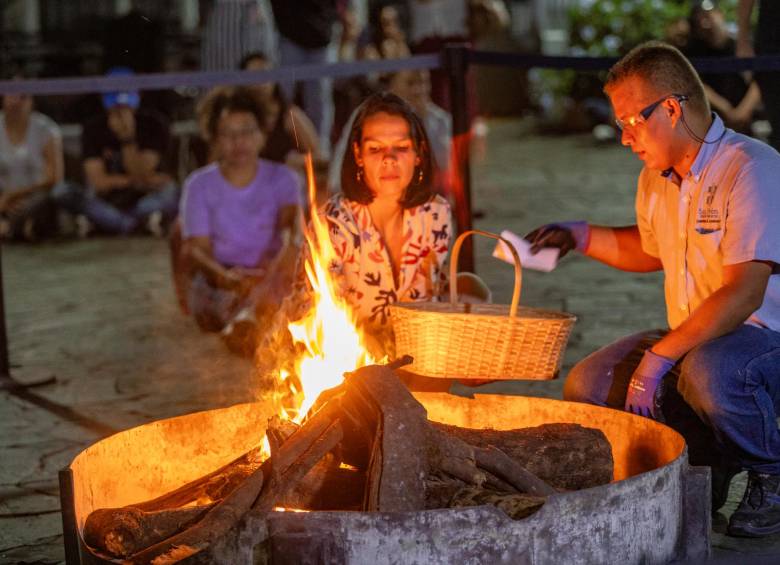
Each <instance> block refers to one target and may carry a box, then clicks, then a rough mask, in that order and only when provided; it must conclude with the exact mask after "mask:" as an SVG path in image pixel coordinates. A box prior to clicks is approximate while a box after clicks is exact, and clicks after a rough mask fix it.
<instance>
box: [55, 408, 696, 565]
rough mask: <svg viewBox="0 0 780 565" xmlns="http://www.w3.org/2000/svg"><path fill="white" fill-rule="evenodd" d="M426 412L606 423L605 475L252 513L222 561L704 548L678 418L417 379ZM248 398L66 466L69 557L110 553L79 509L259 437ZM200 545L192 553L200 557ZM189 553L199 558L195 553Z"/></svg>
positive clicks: (167, 482)
mask: <svg viewBox="0 0 780 565" xmlns="http://www.w3.org/2000/svg"><path fill="white" fill-rule="evenodd" d="M414 396H415V398H416V399H417V400H418V401H420V402H421V403H422V404H423V406H424V407H425V409H426V410H427V412H428V418H429V419H430V420H432V421H436V422H442V423H446V424H451V425H456V426H461V427H466V428H495V429H497V430H502V429H504V430H505V429H512V428H517V427H522V426H537V425H541V424H549V423H562V422H566V423H574V424H581V425H583V426H588V427H591V428H597V429H600V430H601V431H603V433H604V434H605V436H606V437H607V439H608V440H609V443H610V444H611V447H612V454H613V459H614V479H615V480H614V481H613V482H612V483H610V484H606V485H602V486H598V487H594V488H589V489H585V490H580V491H573V492H566V493H558V494H554V495H551V496H550V497H549V498H548V499H547V502H546V503H545V504H544V506H543V507H542V508H541V510H539V511H538V512H536V513H535V514H533V515H532V516H529V517H527V518H524V519H521V520H512V519H510V518H509V517H508V516H507V515H505V514H504V513H503V512H502V511H501V510H498V509H497V508H495V507H493V506H477V507H472V508H451V509H441V510H425V511H406V512H354V511H353V512H343V511H342V512H322V511H313V512H283V511H279V512H272V513H271V514H270V516H268V517H267V519H264V518H263V519H261V517H253V516H252V515H251V514H250V515H248V516H247V517H246V518H245V519H244V520H243V521H242V522H241V524H240V527H237V528H234V529H233V530H231V531H230V532H229V533H228V534H227V535H225V536H223V538H222V539H221V540H219V542H218V543H217V544H215V545H214V546H212V548H211V553H210V559H213V560H215V561H217V562H224V563H257V562H271V563H287V562H290V563H293V562H294V563H301V562H311V563H314V562H317V563H319V562H351V563H366V562H371V563H394V562H404V563H408V562H426V563H429V562H511V563H560V562H566V563H578V562H582V563H585V562H620V563H639V562H641V563H666V562H668V561H671V560H676V559H687V560H693V561H699V560H701V559H704V558H705V557H707V556H708V555H709V550H710V543H709V542H710V537H709V536H710V513H709V473H708V471H707V470H706V469H702V468H695V467H690V466H689V465H688V460H687V451H686V447H685V443H684V441H683V439H682V437H681V436H679V435H678V434H677V433H676V432H674V431H673V430H671V429H669V428H667V427H666V426H663V425H661V424H658V423H656V422H653V421H650V420H648V419H645V418H639V417H636V416H633V415H630V414H626V413H622V412H618V411H614V410H608V409H603V408H599V407H594V406H588V405H583V404H575V403H568V402H563V401H557V400H548V399H539V398H525V397H512V396H500V395H476V396H475V397H474V398H473V399H466V398H460V397H453V396H451V395H448V394H443V393H415V394H414ZM270 416H272V414H271V413H269V412H268V411H264V407H263V405H261V404H244V405H238V406H234V407H231V408H225V409H220V410H212V411H208V412H201V413H196V414H190V415H186V416H181V417H178V418H171V419H168V420H162V421H157V422H153V423H150V424H147V425H144V426H140V427H137V428H133V429H131V430H127V431H125V432H122V433H119V434H116V435H114V436H111V437H109V438H107V439H105V440H103V441H100V442H98V443H96V444H95V445H93V446H91V447H89V448H88V449H86V450H85V451H83V452H82V453H81V454H79V455H78V456H77V457H76V458H75V459H74V461H73V462H72V464H71V465H70V466H69V467H67V468H66V469H64V470H63V471H62V472H61V476H60V482H61V492H62V495H61V496H62V501H63V521H64V526H65V539H66V551H67V556H68V561H69V562H73V563H106V562H111V561H109V560H107V559H105V558H102V557H100V556H99V555H97V554H96V552H94V551H93V550H92V549H91V548H90V547H88V546H87V545H86V543H85V542H84V523H85V520H86V517H87V516H88V515H89V514H90V513H91V512H92V511H93V510H95V509H98V508H106V507H121V506H125V505H128V504H133V503H137V502H139V501H144V500H149V499H152V498H155V497H157V496H160V495H162V494H164V493H166V492H169V491H172V490H174V489H176V488H177V487H178V486H180V485H181V484H183V483H186V482H188V481H191V480H194V479H196V478H198V477H201V476H203V475H205V474H207V473H209V472H211V471H213V470H214V469H216V468H218V467H220V466H222V465H224V464H226V463H228V462H230V461H232V460H234V459H235V458H236V457H238V456H240V455H241V454H243V453H245V452H247V451H248V450H249V449H250V448H251V447H253V446H255V445H256V444H257V442H258V438H259V437H262V435H263V434H264V433H265V428H266V424H267V421H268V418H269V417H270ZM202 559H203V557H202V556H201V557H200V560H202ZM196 560H197V558H196Z"/></svg>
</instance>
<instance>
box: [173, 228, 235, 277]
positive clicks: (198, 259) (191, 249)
mask: <svg viewBox="0 0 780 565" xmlns="http://www.w3.org/2000/svg"><path fill="white" fill-rule="evenodd" d="M183 252H184V257H185V258H186V264H187V270H188V271H190V272H191V273H192V272H193V271H201V272H203V273H204V274H205V275H206V278H208V279H209V280H210V281H211V282H212V283H213V284H215V285H217V286H220V287H223V288H228V287H234V286H237V285H239V284H241V282H242V281H243V280H244V277H243V276H242V275H241V274H240V273H238V272H237V271H234V270H232V269H229V268H227V267H225V266H224V265H222V264H221V263H220V262H219V261H217V260H216V259H214V253H213V251H212V247H211V239H210V238H208V237H190V238H187V239H186V240H184V249H183Z"/></svg>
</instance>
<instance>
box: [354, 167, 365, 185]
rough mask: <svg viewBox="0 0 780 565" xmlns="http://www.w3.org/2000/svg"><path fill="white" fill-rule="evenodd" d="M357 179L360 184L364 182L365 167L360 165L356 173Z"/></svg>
mask: <svg viewBox="0 0 780 565" xmlns="http://www.w3.org/2000/svg"><path fill="white" fill-rule="evenodd" d="M355 180H356V181H357V183H358V184H362V183H363V167H358V170H357V173H355Z"/></svg>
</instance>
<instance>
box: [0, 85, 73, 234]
mask: <svg viewBox="0 0 780 565" xmlns="http://www.w3.org/2000/svg"><path fill="white" fill-rule="evenodd" d="M17 78H19V77H17ZM63 175H64V166H63V157H62V134H61V133H60V128H59V126H57V124H56V123H54V121H53V120H51V118H49V117H48V116H45V115H43V114H41V113H39V112H36V111H34V110H33V99H32V96H29V95H26V94H5V95H3V102H2V112H0V237H8V238H9V239H17V240H25V241H34V240H36V239H38V238H39V237H41V236H45V235H52V234H53V233H54V232H55V230H56V214H55V213H54V212H55V208H54V204H53V199H52V196H56V195H57V194H56V193H57V192H62V191H63V190H64V185H63Z"/></svg>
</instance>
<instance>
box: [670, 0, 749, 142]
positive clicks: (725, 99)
mask: <svg viewBox="0 0 780 565" xmlns="http://www.w3.org/2000/svg"><path fill="white" fill-rule="evenodd" d="M689 29H690V38H689V40H688V45H687V46H686V48H685V50H684V52H685V55H686V56H688V57H733V56H734V54H735V52H736V41H734V39H733V38H732V37H731V35H730V34H729V30H728V28H727V27H726V18H725V16H724V15H723V12H721V11H720V9H719V8H718V7H717V5H716V4H713V2H712V0H703V1H701V2H697V3H696V4H695V5H694V6H693V7H692V8H691V13H690V16H689ZM704 93H705V94H706V95H707V100H709V101H710V105H711V106H712V108H713V109H714V110H715V111H716V112H717V113H718V115H719V116H720V117H721V118H723V121H724V122H725V124H726V126H727V127H730V128H733V129H735V130H737V131H738V132H740V133H746V134H750V126H751V124H752V123H753V116H754V114H755V113H756V111H757V110H758V108H759V106H760V105H761V90H760V89H759V88H758V84H757V83H756V82H755V81H754V80H746V79H745V77H744V76H743V75H742V74H740V73H713V74H709V75H707V76H706V77H705V82H704Z"/></svg>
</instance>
